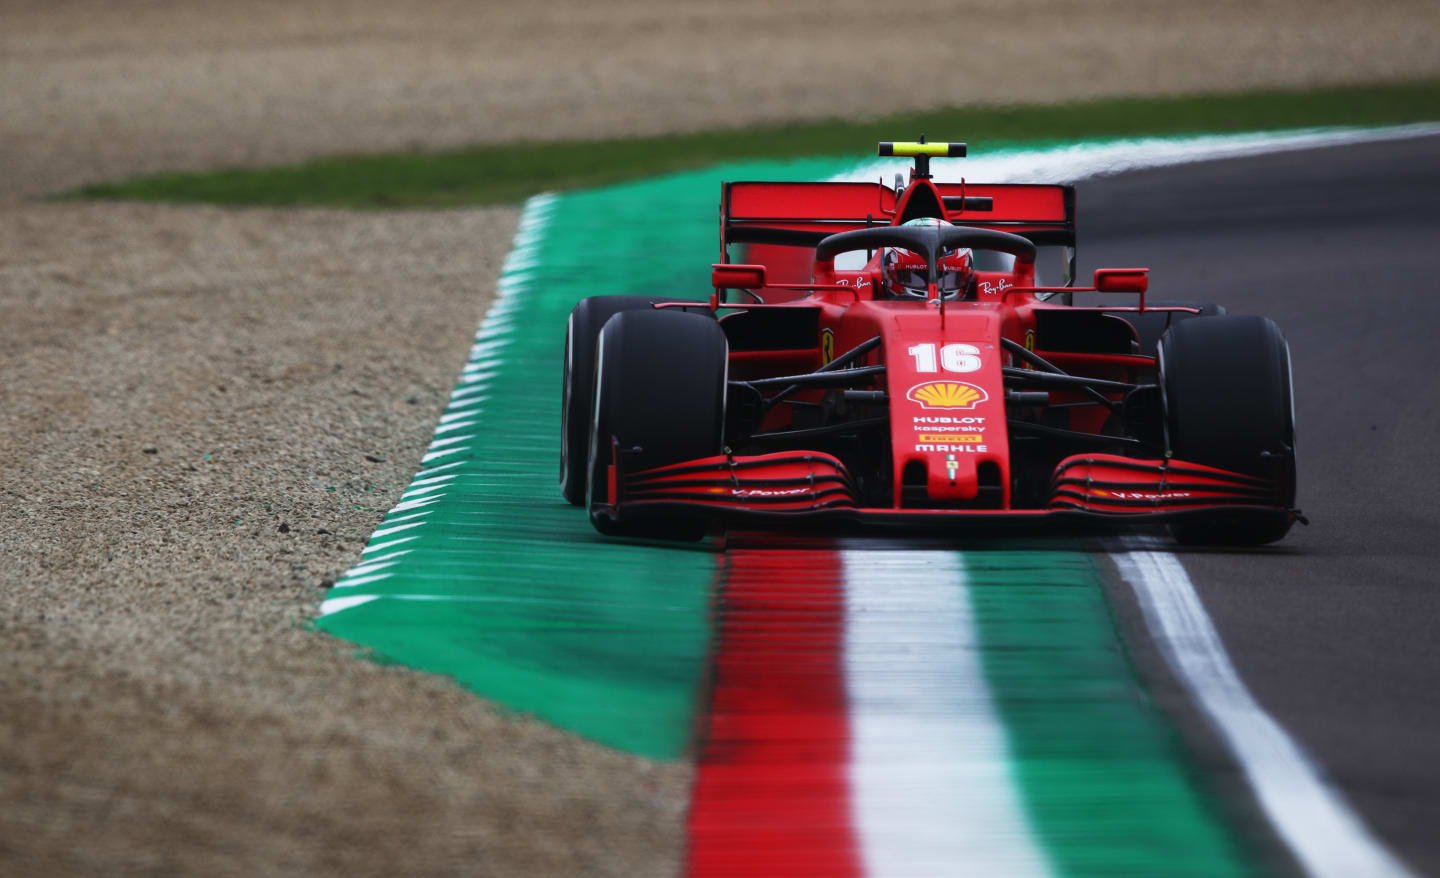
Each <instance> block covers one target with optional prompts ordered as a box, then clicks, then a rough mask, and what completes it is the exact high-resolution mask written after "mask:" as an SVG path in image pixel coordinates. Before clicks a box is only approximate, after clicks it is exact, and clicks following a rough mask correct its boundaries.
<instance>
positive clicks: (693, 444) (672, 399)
mask: <svg viewBox="0 0 1440 878" xmlns="http://www.w3.org/2000/svg"><path fill="white" fill-rule="evenodd" d="M728 365H729V348H728V345H727V343H726V340H725V332H724V331H723V330H722V329H721V328H720V325H719V324H718V323H717V322H716V321H715V320H714V319H713V318H711V317H710V316H708V315H700V314H687V313H685V312H682V311H673V310H667V311H656V310H647V311H623V312H621V313H619V314H616V315H615V316H613V317H611V318H610V320H609V321H608V322H606V324H605V326H604V328H603V329H602V330H601V331H600V336H599V340H598V353H597V356H596V370H595V392H594V400H595V405H594V413H593V416H592V419H591V429H590V442H589V467H588V471H589V478H588V480H587V484H588V496H589V505H590V520H591V522H593V523H594V525H595V528H596V529H597V530H599V531H600V532H601V533H604V534H609V535H615V536H644V537H655V538H660V539H688V540H697V539H699V538H700V537H702V536H704V534H705V527H706V520H705V516H704V515H703V514H696V515H693V516H675V515H667V516H666V517H664V518H662V519H646V518H636V519H630V520H625V521H619V522H617V521H615V520H614V519H613V518H612V517H610V515H609V514H608V513H609V503H610V500H611V498H610V497H609V484H608V482H609V478H608V477H609V466H610V464H611V462H612V460H613V459H614V450H613V448H612V444H611V442H612V437H613V438H614V441H615V443H616V444H617V445H618V447H619V448H620V449H621V451H622V454H621V458H620V462H621V465H622V467H623V468H624V470H625V471H626V472H637V471H640V470H646V469H653V468H655V467H659V466H666V465H668V464H672V463H680V462H682V461H686V460H694V459H696V458H700V457H712V456H714V455H717V454H719V453H720V452H721V449H722V447H723V442H724V430H725V397H726V380H727V378H728Z"/></svg>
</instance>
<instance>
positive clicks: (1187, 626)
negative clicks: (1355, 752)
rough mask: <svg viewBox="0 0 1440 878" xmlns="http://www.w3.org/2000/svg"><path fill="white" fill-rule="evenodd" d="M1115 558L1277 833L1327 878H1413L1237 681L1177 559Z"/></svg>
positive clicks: (1133, 554)
mask: <svg viewBox="0 0 1440 878" xmlns="http://www.w3.org/2000/svg"><path fill="white" fill-rule="evenodd" d="M1125 545H1126V546H1127V547H1129V546H1134V547H1135V548H1131V549H1129V550H1128V551H1119V552H1115V553H1114V554H1113V556H1112V557H1113V558H1114V559H1115V564H1116V566H1117V567H1118V568H1119V570H1120V575H1121V576H1122V577H1123V578H1124V579H1125V581H1126V582H1128V583H1129V584H1130V587H1131V588H1133V589H1134V590H1135V595H1136V597H1137V598H1138V599H1139V601H1140V607H1141V610H1142V611H1143V613H1144V615H1145V622H1146V624H1147V625H1148V626H1149V628H1150V632H1151V635H1152V636H1153V637H1154V638H1155V640H1156V642H1157V643H1158V644H1159V646H1160V651H1161V653H1162V654H1163V655H1164V656H1165V660H1166V662H1167V663H1168V664H1169V666H1170V670H1171V671H1172V672H1173V673H1174V674H1175V676H1176V677H1178V678H1179V679H1180V680H1181V681H1182V682H1183V683H1184V685H1185V687H1186V688H1187V689H1188V690H1189V691H1190V695H1191V697H1192V698H1193V699H1194V701H1195V703H1196V704H1198V705H1199V706H1200V708H1201V710H1203V711H1204V713H1205V715H1206V717H1207V718H1208V719H1209V720H1210V722H1211V723H1212V724H1214V726H1215V728H1216V729H1218V730H1219V732H1220V734H1221V736H1222V737H1223V738H1224V739H1225V741H1226V743H1227V744H1228V745H1229V746H1230V749H1231V750H1232V751H1233V752H1234V754H1235V757H1236V759H1237V760H1238V761H1239V762H1240V765H1241V768H1242V769H1243V770H1244V772H1245V776H1246V778H1247V779H1248V780H1249V782H1250V785H1251V787H1252V788H1253V789H1254V790H1255V795H1256V798H1257V799H1258V800H1259V801H1260V805H1261V807H1263V808H1264V809H1265V813H1266V815H1267V816H1268V817H1269V818H1270V821H1271V822H1272V823H1273V824H1274V825H1275V829H1276V831H1277V832H1278V833H1279V834H1280V837H1281V838H1282V839H1284V841H1285V843H1286V844H1287V845H1289V847H1290V849H1291V851H1293V852H1294V854H1295V856H1296V858H1297V859H1298V860H1299V861H1300V862H1301V864H1302V865H1303V866H1304V867H1305V869H1306V870H1307V871H1308V872H1309V873H1310V874H1311V875H1315V876H1319V878H1353V876H1358V875H1364V876H1371V878H1380V876H1404V875H1411V874H1412V873H1411V872H1410V871H1409V870H1408V869H1407V868H1406V867H1405V866H1404V865H1403V864H1401V863H1400V861H1399V860H1397V859H1396V858H1395V857H1394V855H1392V854H1391V853H1390V852H1389V851H1388V850H1386V848H1385V847H1384V846H1383V845H1382V844H1381V843H1380V842H1379V841H1378V840H1377V839H1376V838H1375V836H1374V835H1372V834H1371V832H1370V830H1369V829H1368V828H1367V827H1366V826H1365V824H1364V823H1363V822H1362V821H1361V820H1360V818H1359V817H1358V816H1357V815H1356V814H1355V813H1354V812H1353V811H1352V810H1351V809H1350V807H1349V805H1348V804H1347V803H1346V802H1345V800H1344V799H1343V798H1342V797H1341V795H1340V794H1339V792H1338V791H1337V790H1336V789H1335V788H1334V787H1332V786H1331V785H1329V784H1327V783H1326V782H1325V781H1324V780H1322V779H1321V778H1320V777H1319V775H1318V773H1317V771H1316V769H1315V767H1314V766H1313V765H1312V764H1311V762H1310V760H1309V759H1308V758H1306V756H1305V754H1304V752H1303V751H1302V750H1301V749H1300V747H1299V745H1297V744H1296V743H1295V741H1294V740H1293V739H1292V738H1291V737H1290V736H1289V735H1288V734H1287V733H1286V732H1285V730H1284V729H1283V728H1281V726H1280V724H1279V723H1277V722H1276V721H1275V720H1274V719H1273V718H1271V716H1270V715H1269V714H1268V713H1266V712H1265V710H1264V708H1262V707H1261V706H1260V705H1259V704H1258V703H1257V702H1256V701H1255V699H1254V697H1252V696H1251V694H1250V691H1249V690H1248V689H1247V688H1245V684H1244V683H1243V682H1242V681H1241V680H1240V677H1239V675H1238V674H1237V673H1236V672H1235V667H1234V665H1233V664H1232V663H1231V661H1230V656H1229V655H1228V654H1227V653H1226V652H1225V646H1224V644H1222V643H1221V641H1220V636H1219V634H1218V633H1217V632H1216V630H1215V625H1214V623H1213V622H1211V620H1210V616H1209V615H1208V614H1207V613H1206V612H1205V607H1204V606H1203V605H1202V604H1201V603H1200V598H1199V595H1197V594H1196V592H1195V586H1194V585H1193V583H1191V581H1190V577H1189V575H1187V574H1186V572H1185V568H1184V567H1183V566H1182V565H1181V564H1180V561H1179V559H1177V558H1176V557H1175V556H1174V555H1172V554H1170V553H1169V552H1164V551H1154V550H1149V549H1145V548H1142V547H1143V546H1145V542H1143V541H1141V540H1130V541H1126V543H1125Z"/></svg>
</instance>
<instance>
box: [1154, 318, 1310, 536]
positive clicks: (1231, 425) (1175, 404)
mask: <svg viewBox="0 0 1440 878" xmlns="http://www.w3.org/2000/svg"><path fill="white" fill-rule="evenodd" d="M1159 354H1160V385H1161V387H1162V388H1163V392H1164V406H1165V424H1166V429H1167V431H1168V433H1169V438H1170V448H1171V450H1172V451H1173V452H1174V454H1175V457H1176V458H1177V459H1178V460H1184V461H1190V462H1193V463H1199V464H1205V465H1206V466H1213V467H1218V468H1220V469H1226V470H1230V471H1231V472H1238V473H1244V474H1246V475H1251V476H1256V477H1259V478H1263V479H1266V480H1268V481H1271V482H1272V483H1273V484H1274V485H1275V486H1276V488H1275V498H1274V503H1275V505H1276V506H1280V507H1284V508H1285V509H1286V510H1289V509H1290V508H1291V507H1293V506H1294V505H1295V408H1294V405H1293V400H1292V398H1291V381H1290V348H1289V345H1287V344H1286V342H1285V336H1283V335H1282V334H1281V333H1280V328H1279V327H1278V326H1276V325H1275V322H1274V321H1272V320H1270V319H1268V318H1265V317H1248V316H1244V317H1242V316H1235V315H1224V316H1218V317H1194V318H1191V319H1188V320H1185V321H1183V322H1180V323H1176V324H1175V325H1174V326H1171V327H1170V329H1169V330H1168V331H1167V332H1166V333H1165V335H1164V336H1163V337H1162V338H1161V339H1160V346H1159ZM1292 523H1293V521H1292V517H1291V516H1290V514H1289V513H1288V511H1287V512H1286V513H1284V514H1281V513H1276V512H1268V511H1263V510H1258V509H1257V510H1256V511H1255V512H1254V513H1248V514H1247V513H1245V512H1232V513H1217V514H1215V515H1213V516H1204V517H1196V518H1187V519H1184V520H1181V521H1176V522H1173V523H1172V524H1171V525H1170V530H1171V533H1172V534H1173V535H1174V536H1175V538H1176V539H1177V540H1179V541H1180V542H1182V543H1187V544H1210V545H1262V544H1264V543H1270V542H1274V541H1275V540H1278V539H1280V538H1281V537H1283V536H1285V534H1286V532H1287V531H1289V530H1290V526H1291V524H1292Z"/></svg>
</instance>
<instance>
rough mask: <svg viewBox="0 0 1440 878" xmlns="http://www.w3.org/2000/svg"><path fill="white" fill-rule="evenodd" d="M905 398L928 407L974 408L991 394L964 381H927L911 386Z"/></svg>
mask: <svg viewBox="0 0 1440 878" xmlns="http://www.w3.org/2000/svg"><path fill="white" fill-rule="evenodd" d="M905 398H906V399H908V400H910V401H911V402H918V403H920V407H921V408H927V409H973V408H975V406H977V405H979V404H980V403H982V402H984V401H985V400H987V399H989V398H990V395H989V394H988V393H986V392H985V389H984V388H983V387H976V386H975V385H974V384H967V383H965V382H964V381H926V382H925V383H924V384H917V385H915V386H914V387H912V388H910V390H909V391H908V392H907V393H906V394H905Z"/></svg>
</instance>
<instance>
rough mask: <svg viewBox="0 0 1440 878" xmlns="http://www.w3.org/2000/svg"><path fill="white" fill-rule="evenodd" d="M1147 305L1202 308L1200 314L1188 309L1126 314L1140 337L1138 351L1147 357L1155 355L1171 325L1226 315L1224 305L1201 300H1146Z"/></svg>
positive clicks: (1150, 306) (1126, 317) (1148, 306)
mask: <svg viewBox="0 0 1440 878" xmlns="http://www.w3.org/2000/svg"><path fill="white" fill-rule="evenodd" d="M1145 307H1146V308H1198V309H1200V313H1199V314H1191V313H1190V312H1188V311H1153V312H1152V311H1146V312H1145V313H1143V314H1139V313H1136V314H1130V313H1127V314H1125V319H1126V320H1128V321H1130V325H1131V326H1133V327H1135V335H1136V336H1137V337H1138V338H1139V339H1140V350H1139V351H1138V353H1140V354H1142V355H1144V356H1147V357H1153V356H1155V351H1156V349H1157V348H1158V347H1159V346H1160V338H1161V336H1163V335H1164V334H1165V332H1166V330H1168V329H1169V328H1170V327H1172V326H1178V325H1179V324H1180V323H1181V322H1183V321H1186V320H1194V319H1195V318H1196V317H1223V316H1224V315H1225V309H1224V307H1222V306H1220V305H1213V304H1211V305H1206V304H1201V303H1199V302H1146V303H1145Z"/></svg>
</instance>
